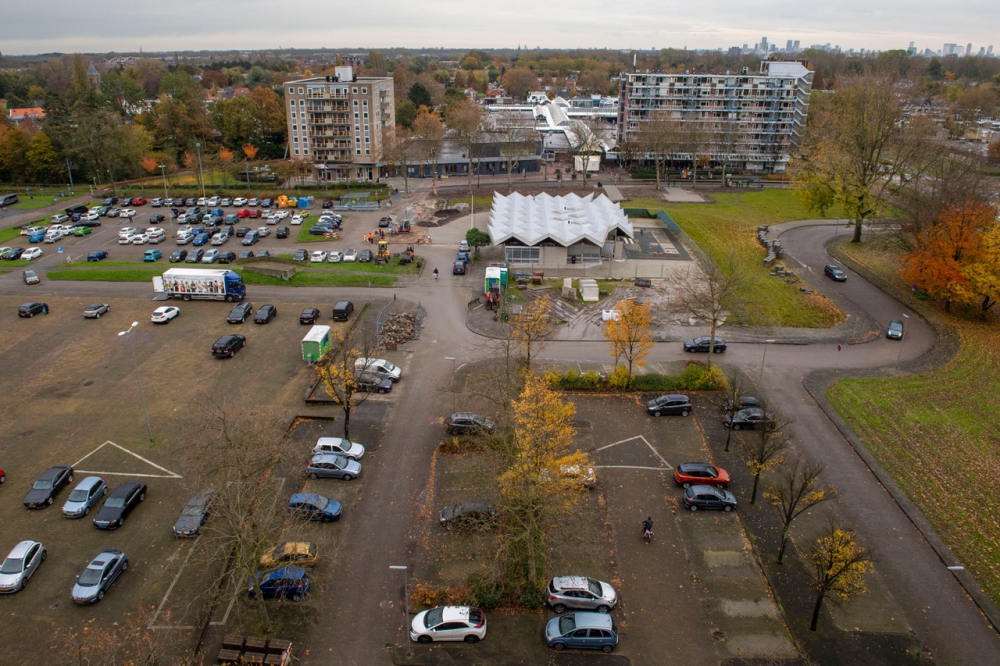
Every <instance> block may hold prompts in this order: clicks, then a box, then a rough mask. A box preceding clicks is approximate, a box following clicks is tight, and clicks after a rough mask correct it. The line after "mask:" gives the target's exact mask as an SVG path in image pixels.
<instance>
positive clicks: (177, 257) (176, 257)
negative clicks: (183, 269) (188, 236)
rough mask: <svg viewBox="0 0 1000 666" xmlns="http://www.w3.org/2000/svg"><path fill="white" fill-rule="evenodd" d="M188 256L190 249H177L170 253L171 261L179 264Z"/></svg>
mask: <svg viewBox="0 0 1000 666" xmlns="http://www.w3.org/2000/svg"><path fill="white" fill-rule="evenodd" d="M187 256H188V251H187V250H175V251H174V252H173V253H171V255H170V263H172V264H179V263H181V262H182V261H184V260H185V259H187Z"/></svg>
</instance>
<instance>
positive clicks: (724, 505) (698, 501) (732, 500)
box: [684, 486, 736, 512]
mask: <svg viewBox="0 0 1000 666" xmlns="http://www.w3.org/2000/svg"><path fill="white" fill-rule="evenodd" d="M684 508H686V509H689V510H691V511H698V510H718V511H727V512H728V511H732V510H733V509H735V508H736V497H735V496H734V495H733V494H732V493H731V492H729V491H728V490H725V489H723V488H716V487H715V486H689V487H687V488H685V489H684Z"/></svg>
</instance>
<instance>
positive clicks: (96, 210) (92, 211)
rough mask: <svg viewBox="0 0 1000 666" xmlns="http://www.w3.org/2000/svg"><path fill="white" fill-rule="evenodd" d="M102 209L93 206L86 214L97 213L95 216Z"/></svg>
mask: <svg viewBox="0 0 1000 666" xmlns="http://www.w3.org/2000/svg"><path fill="white" fill-rule="evenodd" d="M102 208H104V206H94V207H93V208H91V209H90V210H88V211H87V212H88V213H97V214H100V212H101V209H102Z"/></svg>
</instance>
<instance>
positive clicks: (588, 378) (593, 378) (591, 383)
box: [580, 370, 601, 390]
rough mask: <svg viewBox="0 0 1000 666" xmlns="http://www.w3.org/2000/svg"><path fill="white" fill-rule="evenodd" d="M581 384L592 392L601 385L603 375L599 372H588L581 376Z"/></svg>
mask: <svg viewBox="0 0 1000 666" xmlns="http://www.w3.org/2000/svg"><path fill="white" fill-rule="evenodd" d="M580 384H581V385H582V386H583V388H587V389H590V390H594V389H596V388H598V387H599V386H600V385H601V373H599V372H598V371H597V370H588V371H587V372H585V373H583V374H582V375H580Z"/></svg>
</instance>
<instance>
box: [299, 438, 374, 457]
mask: <svg viewBox="0 0 1000 666" xmlns="http://www.w3.org/2000/svg"><path fill="white" fill-rule="evenodd" d="M312 452H313V453H314V454H317V453H328V454H332V455H340V456H344V457H347V458H350V459H352V460H361V458H362V457H363V456H364V455H365V447H364V445H362V444H358V443H357V442H352V441H350V440H346V439H344V438H342V437H320V438H319V439H318V440H317V441H316V446H314V447H313V450H312Z"/></svg>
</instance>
